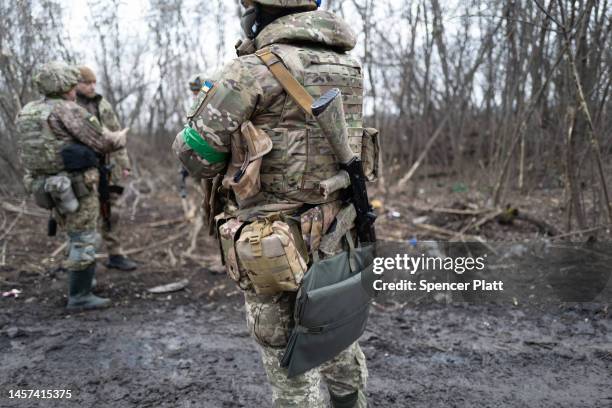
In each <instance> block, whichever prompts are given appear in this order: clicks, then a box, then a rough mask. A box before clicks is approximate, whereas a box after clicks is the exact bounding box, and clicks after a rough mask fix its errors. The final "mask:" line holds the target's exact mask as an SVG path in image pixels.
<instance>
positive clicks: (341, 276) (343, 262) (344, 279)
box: [281, 245, 374, 378]
mask: <svg viewBox="0 0 612 408" xmlns="http://www.w3.org/2000/svg"><path fill="white" fill-rule="evenodd" d="M373 260H374V246H373V245H369V246H365V247H361V248H355V249H352V250H351V251H350V252H342V253H340V254H338V255H335V256H333V257H331V258H328V259H324V260H322V261H318V262H315V263H314V264H313V265H312V266H311V267H310V269H309V270H308V271H307V272H306V274H305V275H304V279H303V281H302V286H301V288H300V290H299V292H298V295H297V300H296V304H295V310H294V320H295V326H294V327H293V330H292V332H291V336H290V338H289V342H288V344H287V348H286V349H285V354H284V355H283V358H282V360H281V366H283V367H286V368H287V370H288V377H289V378H291V377H294V376H296V375H299V374H302V373H304V372H306V371H308V370H310V369H312V368H314V367H317V366H319V365H320V364H322V363H324V362H326V361H329V360H331V359H333V358H334V357H336V356H337V355H338V354H339V353H340V352H342V351H343V350H345V349H346V348H347V347H348V346H350V345H351V344H352V343H354V342H355V341H356V340H357V339H358V338H359V337H360V336H361V334H362V333H363V332H364V330H365V327H366V323H367V319H368V313H369V306H370V300H371V293H370V292H369V291H368V290H366V288H367V285H368V283H367V282H369V281H370V278H371V277H372V276H374V275H373V273H372V268H373Z"/></svg>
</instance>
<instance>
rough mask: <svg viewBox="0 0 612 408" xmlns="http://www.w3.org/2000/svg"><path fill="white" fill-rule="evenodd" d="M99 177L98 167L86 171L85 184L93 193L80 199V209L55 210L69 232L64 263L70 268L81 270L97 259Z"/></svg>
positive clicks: (60, 221)
mask: <svg viewBox="0 0 612 408" xmlns="http://www.w3.org/2000/svg"><path fill="white" fill-rule="evenodd" d="M98 177H99V176H98V172H97V170H96V169H91V170H88V171H87V172H86V173H85V184H86V185H87V186H88V187H89V188H90V189H91V191H92V193H91V194H89V195H87V196H85V197H82V198H80V199H79V209H78V210H77V211H76V212H75V213H72V214H66V215H60V214H59V213H57V211H54V213H55V218H56V219H57V220H58V222H59V224H60V225H61V226H63V227H64V229H65V230H66V233H67V234H68V239H69V247H68V249H69V251H68V258H67V259H66V260H65V261H64V263H63V266H64V267H65V268H66V269H68V270H72V271H81V270H84V269H86V268H87V267H89V266H90V265H92V264H94V263H95V261H96V259H95V255H96V243H97V237H98V234H97V232H96V229H97V224H98V217H99V214H100V202H99V200H98V195H97V194H96V186H97V183H98Z"/></svg>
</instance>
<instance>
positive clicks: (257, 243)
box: [249, 233, 263, 257]
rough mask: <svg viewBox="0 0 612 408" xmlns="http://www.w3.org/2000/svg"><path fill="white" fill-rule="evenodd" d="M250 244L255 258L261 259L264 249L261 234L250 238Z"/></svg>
mask: <svg viewBox="0 0 612 408" xmlns="http://www.w3.org/2000/svg"><path fill="white" fill-rule="evenodd" d="M249 244H250V245H251V250H252V251H253V256H256V257H260V256H262V255H263V249H262V247H261V233H257V234H253V235H251V236H249Z"/></svg>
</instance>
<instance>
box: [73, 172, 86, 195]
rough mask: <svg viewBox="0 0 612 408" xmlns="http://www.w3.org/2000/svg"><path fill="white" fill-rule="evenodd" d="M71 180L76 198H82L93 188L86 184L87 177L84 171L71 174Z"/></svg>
mask: <svg viewBox="0 0 612 408" xmlns="http://www.w3.org/2000/svg"><path fill="white" fill-rule="evenodd" d="M70 181H71V182H72V190H73V191H74V195H75V196H76V198H79V199H80V198H83V197H86V196H88V195H89V194H91V190H90V189H89V187H87V184H85V177H84V176H83V174H82V173H78V174H73V175H72V176H70Z"/></svg>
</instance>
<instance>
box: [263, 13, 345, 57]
mask: <svg viewBox="0 0 612 408" xmlns="http://www.w3.org/2000/svg"><path fill="white" fill-rule="evenodd" d="M313 27H314V29H313ZM295 43H305V44H308V43H310V44H313V45H315V44H316V45H325V46H327V47H330V48H332V49H334V50H337V51H340V52H345V51H350V50H352V49H353V48H355V44H356V43H357V38H356V37H355V35H354V34H353V31H352V30H351V28H350V27H349V25H348V24H346V22H344V21H343V20H341V19H339V18H338V17H336V16H335V15H334V14H333V13H331V12H329V11H326V10H317V11H312V12H307V13H298V14H289V15H288V16H285V17H281V18H279V19H278V20H276V21H274V22H273V23H271V24H269V25H268V26H266V27H265V28H264V29H263V30H262V31H261V33H259V35H258V36H257V38H255V48H257V49H258V50H259V49H262V48H264V47H266V46H268V45H271V44H295Z"/></svg>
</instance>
